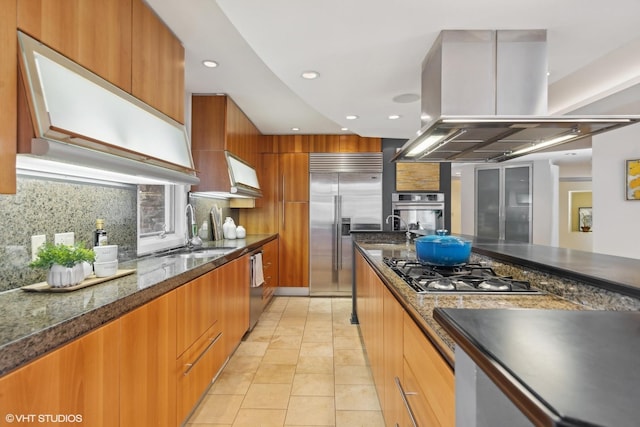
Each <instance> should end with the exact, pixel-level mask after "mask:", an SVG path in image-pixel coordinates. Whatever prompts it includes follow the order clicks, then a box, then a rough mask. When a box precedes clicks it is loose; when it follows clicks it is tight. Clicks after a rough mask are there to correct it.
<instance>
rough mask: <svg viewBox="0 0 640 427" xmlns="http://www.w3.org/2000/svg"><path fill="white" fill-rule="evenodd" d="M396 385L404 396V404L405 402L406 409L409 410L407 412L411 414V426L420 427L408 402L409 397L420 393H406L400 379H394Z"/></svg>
mask: <svg viewBox="0 0 640 427" xmlns="http://www.w3.org/2000/svg"><path fill="white" fill-rule="evenodd" d="M394 380H395V382H396V385H397V386H398V390H400V396H402V402H404V407H405V408H407V412H408V413H409V419H410V420H411V424H412V425H413V427H418V423H417V422H416V417H415V416H414V415H413V411H412V410H411V406H410V405H409V401H408V400H407V396H411V395H416V394H418V393H415V392H407V393H405V391H404V389H403V388H402V384H401V383H400V378H398V377H394Z"/></svg>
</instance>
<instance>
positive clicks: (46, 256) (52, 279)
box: [29, 243, 95, 288]
mask: <svg viewBox="0 0 640 427" xmlns="http://www.w3.org/2000/svg"><path fill="white" fill-rule="evenodd" d="M94 260H95V253H94V252H93V250H92V249H85V248H83V247H81V246H78V245H76V246H68V245H65V244H62V243H60V244H57V245H54V244H53V243H45V244H44V245H42V246H41V247H40V249H38V254H37V258H36V259H35V260H34V261H32V262H31V263H30V264H29V266H30V267H33V268H44V269H48V272H47V283H48V284H49V285H50V286H52V287H57V288H64V287H68V286H74V285H77V284H79V283H80V282H82V281H83V280H84V278H85V277H86V274H85V266H84V265H83V264H84V263H92V262H93V261H94Z"/></svg>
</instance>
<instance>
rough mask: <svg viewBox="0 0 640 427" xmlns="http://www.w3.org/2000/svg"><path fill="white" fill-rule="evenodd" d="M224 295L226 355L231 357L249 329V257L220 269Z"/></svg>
mask: <svg viewBox="0 0 640 427" xmlns="http://www.w3.org/2000/svg"><path fill="white" fill-rule="evenodd" d="M217 271H218V272H219V276H218V277H219V281H220V294H221V295H222V298H221V301H224V303H223V305H222V308H221V310H222V313H221V316H222V330H223V332H224V336H223V339H224V347H225V354H227V355H230V354H231V353H233V351H234V350H235V349H236V347H237V346H238V344H239V343H240V340H242V337H243V336H244V334H245V333H246V332H247V330H248V329H249V255H244V256H243V257H241V258H238V259H235V260H233V261H231V262H229V263H228V264H225V265H223V266H221V267H219V268H218V270H217Z"/></svg>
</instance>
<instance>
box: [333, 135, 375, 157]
mask: <svg viewBox="0 0 640 427" xmlns="http://www.w3.org/2000/svg"><path fill="white" fill-rule="evenodd" d="M339 150H340V152H341V153H379V152H380V151H382V139H380V138H367V137H362V136H358V135H340V145H339Z"/></svg>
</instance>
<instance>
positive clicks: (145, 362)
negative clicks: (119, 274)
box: [87, 291, 176, 426]
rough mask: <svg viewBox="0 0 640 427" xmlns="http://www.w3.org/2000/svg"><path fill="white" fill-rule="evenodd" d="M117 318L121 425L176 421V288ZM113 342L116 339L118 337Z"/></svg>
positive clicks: (171, 422)
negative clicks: (118, 327)
mask: <svg viewBox="0 0 640 427" xmlns="http://www.w3.org/2000/svg"><path fill="white" fill-rule="evenodd" d="M117 322H118V323H119V325H120V337H119V343H120V345H119V348H120V358H119V363H120V390H119V394H120V425H121V426H173V425H175V420H176V404H175V402H176V372H175V371H176V366H175V362H176V291H171V292H169V293H167V294H165V295H163V296H161V297H159V298H157V299H155V300H153V301H151V302H149V303H147V304H145V305H143V306H142V307H140V308H137V309H135V310H133V311H132V312H130V313H127V314H125V315H124V316H122V317H121V318H120V320H118V321H117ZM113 342H114V343H118V339H117V338H114V341H113ZM114 346H115V347H118V346H117V345H114ZM87 425H93V424H90V423H89V424H87ZM112 425H117V424H112Z"/></svg>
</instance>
